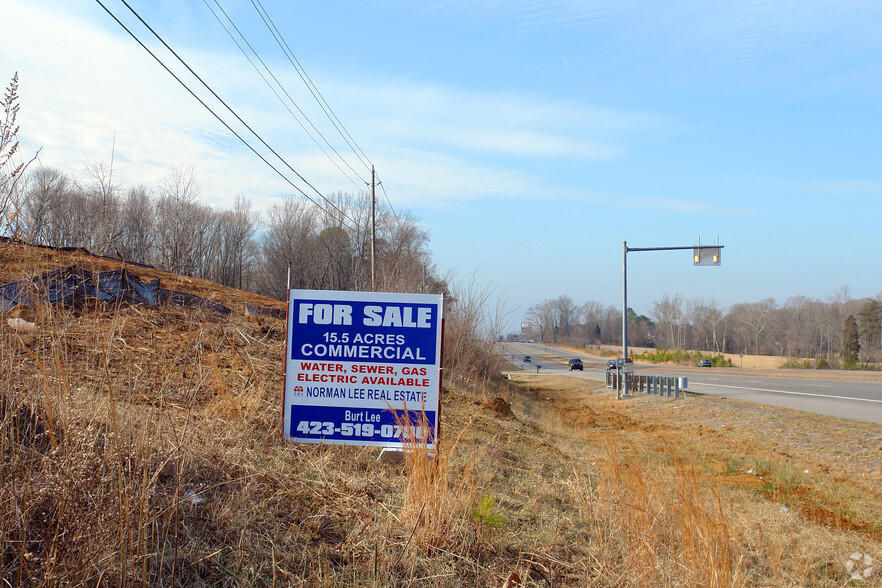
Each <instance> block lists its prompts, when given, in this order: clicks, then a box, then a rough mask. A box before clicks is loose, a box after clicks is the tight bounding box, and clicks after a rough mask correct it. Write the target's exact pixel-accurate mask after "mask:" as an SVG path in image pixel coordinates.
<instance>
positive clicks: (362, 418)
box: [284, 290, 443, 447]
mask: <svg viewBox="0 0 882 588" xmlns="http://www.w3.org/2000/svg"><path fill="white" fill-rule="evenodd" d="M442 311H443V296H440V295H430V294H395V293H388V292H334V291H326V290H291V291H290V292H289V298H288V341H287V354H286V367H285V407H284V412H285V417H284V427H285V437H286V438H287V439H288V440H290V441H299V442H304V443H333V444H347V445H375V446H381V447H401V446H402V445H403V444H404V441H403V438H402V431H401V427H402V425H406V424H407V423H410V424H411V425H412V426H415V427H428V430H426V431H417V430H415V429H411V434H413V433H414V432H416V433H417V435H418V436H419V437H422V438H424V439H428V446H429V447H434V445H435V441H436V432H437V430H438V408H439V401H440V391H441V334H442V319H443V316H442V314H443V312H442ZM423 415H425V418H423ZM420 433H422V434H421V435H420Z"/></svg>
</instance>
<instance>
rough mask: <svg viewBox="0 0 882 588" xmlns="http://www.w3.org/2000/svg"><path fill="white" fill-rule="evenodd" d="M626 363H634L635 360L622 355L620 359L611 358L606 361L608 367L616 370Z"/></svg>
mask: <svg viewBox="0 0 882 588" xmlns="http://www.w3.org/2000/svg"><path fill="white" fill-rule="evenodd" d="M626 363H634V360H633V359H631V358H630V357H629V358H628V359H622V358H621V357H620V358H618V359H611V360H609V361H608V362H606V369H608V370H615V369H618V368H621V367H624V366H625V364H626Z"/></svg>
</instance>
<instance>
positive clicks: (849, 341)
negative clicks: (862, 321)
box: [842, 314, 861, 370]
mask: <svg viewBox="0 0 882 588" xmlns="http://www.w3.org/2000/svg"><path fill="white" fill-rule="evenodd" d="M860 355H861V335H860V331H858V324H857V321H856V320H855V319H854V315H853V314H850V315H848V317H847V318H846V319H845V329H843V330H842V359H843V360H844V361H845V369H847V370H851V369H854V368H855V367H856V365H857V363H858V362H859V361H860Z"/></svg>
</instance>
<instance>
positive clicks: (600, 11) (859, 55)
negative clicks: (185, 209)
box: [0, 0, 882, 325]
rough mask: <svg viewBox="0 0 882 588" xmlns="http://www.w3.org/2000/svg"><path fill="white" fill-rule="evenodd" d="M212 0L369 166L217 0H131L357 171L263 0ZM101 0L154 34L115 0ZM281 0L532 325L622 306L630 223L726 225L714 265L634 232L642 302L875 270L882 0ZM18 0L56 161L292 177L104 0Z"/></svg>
mask: <svg viewBox="0 0 882 588" xmlns="http://www.w3.org/2000/svg"><path fill="white" fill-rule="evenodd" d="M219 1H220V6H222V7H223V9H224V10H225V11H226V12H227V13H228V14H229V15H230V16H231V17H232V19H233V20H234V22H235V23H236V26H238V27H239V28H240V29H241V30H242V32H243V33H244V34H245V36H246V37H247V38H248V40H249V42H250V43H251V44H252V45H253V46H254V48H255V49H256V50H257V52H258V54H259V55H260V57H261V58H262V59H263V60H264V61H265V62H266V63H267V64H268V65H269V66H270V68H271V70H272V71H273V73H274V74H275V75H276V76H277V77H278V78H279V79H280V80H281V81H282V84H283V86H284V87H285V88H286V90H287V91H289V92H290V93H291V95H292V97H294V100H295V102H296V103H297V104H298V106H299V107H301V108H302V109H303V111H304V112H305V113H306V115H307V116H308V118H309V120H311V121H312V122H313V123H314V124H316V126H317V127H319V128H320V129H321V130H322V132H323V134H325V136H327V137H328V139H329V140H330V141H331V143H333V144H334V147H335V149H338V150H339V151H340V153H341V154H342V155H343V156H344V157H346V158H347V160H348V161H350V162H352V165H353V167H354V168H355V169H356V170H357V172H358V176H356V175H355V174H353V173H351V172H350V173H348V177H347V175H344V174H343V173H342V172H341V171H340V170H339V169H338V168H337V167H335V166H334V165H332V164H331V162H330V161H329V159H328V158H327V157H326V155H325V154H324V153H322V152H321V151H320V150H319V149H318V148H317V147H316V146H315V144H314V143H313V142H312V140H311V139H310V138H309V137H308V136H307V135H306V133H305V132H304V130H303V129H302V128H301V126H300V125H299V124H298V123H297V122H296V121H295V120H294V119H293V118H292V116H291V115H290V114H289V112H288V111H287V110H286V109H285V108H284V107H283V106H282V104H281V103H280V101H279V100H277V99H276V97H275V96H273V95H272V94H271V92H270V91H269V89H268V88H267V87H266V86H265V85H264V83H263V81H262V80H261V79H260V78H259V77H258V75H257V73H256V72H255V71H254V69H253V68H252V67H251V65H249V64H248V62H247V61H246V60H245V58H244V56H243V55H242V53H241V52H240V51H239V49H237V48H236V46H235V45H233V43H232V41H231V40H230V38H229V37H228V36H227V34H226V33H225V32H224V30H223V29H222V28H221V27H220V25H219V24H218V22H217V20H216V19H215V17H214V16H213V15H212V13H211V12H210V11H209V9H208V7H207V6H211V7H213V8H214V9H215V10H216V11H217V4H216V3H215V2H214V0H207V2H197V1H180V2H178V1H168V0H166V1H162V2H147V1H146V0H131V1H130V5H131V6H132V7H133V8H134V9H135V10H136V11H138V12H139V13H140V14H141V16H143V17H144V19H145V20H146V21H147V22H148V23H149V24H150V25H151V26H152V27H153V28H154V29H155V30H156V31H157V32H158V33H159V34H160V35H161V36H163V38H165V39H166V41H168V42H169V44H170V45H171V46H172V47H173V48H174V49H175V50H176V51H177V52H178V53H179V54H180V55H181V56H182V57H183V58H184V59H185V60H187V62H188V63H189V64H190V65H191V66H192V67H193V68H194V69H195V70H196V71H197V73H199V75H200V76H201V77H203V79H205V80H206V81H207V82H208V83H209V84H210V85H211V86H212V87H213V88H214V89H215V90H216V91H217V92H218V94H220V95H221V96H222V97H223V98H224V100H225V101H227V102H228V103H229V104H230V105H232V106H233V107H234V108H235V109H236V110H237V112H239V114H240V115H241V116H242V117H243V118H244V119H245V120H246V121H247V122H248V123H249V124H250V125H251V126H252V127H253V128H255V129H256V130H258V132H259V133H260V134H261V135H262V136H263V137H264V138H265V139H266V140H267V142H268V143H270V144H271V145H272V146H273V147H274V148H275V149H276V150H277V151H279V152H280V153H282V154H283V155H284V157H285V158H286V160H287V161H288V162H289V163H290V164H291V165H292V166H293V167H294V168H295V169H296V170H297V171H298V172H299V173H300V174H302V175H303V176H304V177H305V178H306V179H307V180H308V181H309V182H310V183H311V184H313V185H314V186H316V187H317V188H318V189H319V191H321V192H322V193H326V194H327V193H332V192H336V191H342V192H355V191H356V190H358V189H360V187H361V186H364V182H365V181H367V179H368V178H369V173H367V172H366V170H365V169H364V168H363V167H359V166H360V164H359V163H358V161H357V160H356V159H355V157H354V156H352V155H351V151H348V147H347V146H346V145H345V143H343V141H342V139H340V137H339V135H336V134H334V133H333V129H332V128H331V126H330V123H329V122H328V120H327V118H325V117H324V115H323V114H322V113H321V111H320V110H319V107H318V106H317V105H316V103H315V101H314V100H313V99H312V98H311V97H310V96H309V95H308V94H307V93H306V89H305V86H304V84H303V83H302V82H301V81H300V78H299V76H298V75H297V74H296V72H294V70H293V68H292V67H291V66H290V65H289V64H288V62H287V60H286V59H285V58H284V55H283V54H282V52H281V51H280V50H279V48H278V47H277V46H276V45H275V43H274V41H273V40H272V38H271V37H270V36H269V35H268V33H267V32H266V29H265V28H263V25H262V23H260V21H259V20H258V16H257V13H256V11H255V8H254V5H253V4H252V2H251V1H250V0H235V1H230V0H219ZM102 2H103V3H104V4H105V5H106V6H107V7H108V8H109V9H110V10H111V11H112V12H114V13H115V14H117V15H118V16H119V18H120V19H121V20H122V21H123V22H125V23H126V24H127V25H129V26H130V27H132V29H133V30H134V31H135V32H136V33H137V34H138V36H139V37H141V38H142V39H144V40H145V42H146V43H147V44H148V46H150V47H151V48H154V49H156V50H157V51H161V47H159V46H158V43H157V42H156V41H155V40H153V39H151V38H150V36H149V33H148V32H147V31H146V29H144V27H143V26H141V25H140V24H139V23H137V22H136V20H135V18H134V17H133V16H132V14H131V13H130V12H129V11H128V9H126V8H125V6H124V5H123V4H122V2H121V1H120V0H102ZM262 5H263V7H264V8H265V9H266V11H267V13H268V14H269V15H270V17H272V19H273V21H274V22H275V23H276V25H277V27H278V28H279V30H280V31H281V33H282V35H283V36H284V39H285V40H286V41H287V43H288V45H289V46H290V48H291V50H292V51H293V53H294V55H295V56H296V58H297V60H298V61H299V63H300V64H301V65H302V66H303V67H304V69H305V70H306V72H307V74H308V75H309V77H310V78H311V79H312V81H313V82H314V83H315V85H316V86H317V87H318V89H319V91H320V92H321V93H322V95H323V96H324V98H325V99H326V100H327V102H328V103H329V104H330V106H331V108H333V110H334V112H335V113H336V114H337V116H338V117H339V119H340V120H341V121H342V123H343V125H345V127H346V129H347V130H348V131H349V132H350V134H351V135H352V137H354V139H355V141H357V143H358V145H359V146H360V147H361V148H362V149H363V151H364V152H365V154H366V155H367V157H368V158H369V159H370V161H371V162H372V163H373V164H374V165H375V166H376V168H377V172H378V174H379V176H380V178H381V179H382V181H383V186H384V188H385V193H386V194H387V195H388V198H389V200H390V202H391V204H392V206H393V207H394V208H395V209H396V210H403V209H408V210H410V211H412V212H413V213H414V214H415V215H416V216H417V217H419V218H420V219H421V221H422V222H423V223H424V225H425V226H426V228H428V229H429V231H430V232H431V245H430V247H431V249H432V252H433V254H434V256H435V259H436V262H437V264H438V266H439V268H440V269H441V270H442V271H450V272H453V273H454V274H455V275H456V277H457V278H458V279H459V280H461V281H477V282H478V283H479V284H481V285H483V286H485V287H487V288H491V289H492V290H493V293H494V294H493V296H492V298H493V299H494V300H498V301H500V303H502V304H504V305H505V308H506V309H507V311H508V312H509V316H510V318H511V322H512V324H513V325H515V324H517V323H518V322H519V321H520V319H521V317H522V315H523V313H524V311H525V310H526V308H527V307H529V306H530V305H532V304H535V303H537V302H541V301H543V300H545V299H551V298H556V297H558V296H560V295H562V294H566V295H568V296H570V297H571V298H573V300H575V301H576V302H577V303H582V302H585V301H587V300H596V301H599V302H602V303H604V304H610V305H615V306H619V305H620V304H621V289H622V275H621V274H622V242H623V241H627V242H628V244H629V246H631V247H662V246H685V245H693V244H695V243H696V242H697V241H698V239H699V238H701V241H702V243H711V242H714V241H716V239H717V237H718V236H719V239H720V242H721V243H722V244H723V245H725V248H724V250H723V258H722V265H721V267H715V268H703V267H702V268H698V267H693V266H692V263H691V258H690V254H689V253H688V252H664V253H656V252H653V253H632V254H630V255H629V256H628V268H629V275H628V280H629V282H628V283H629V288H628V289H629V293H628V294H629V303H630V306H632V307H633V308H635V310H637V312H639V313H649V312H650V311H651V307H652V302H653V300H655V299H657V298H659V297H661V296H662V295H664V294H669V295H673V294H677V293H679V294H682V295H684V296H685V297H687V298H705V299H709V298H713V299H715V300H717V301H718V302H719V303H720V304H721V305H722V306H729V305H731V304H735V303H738V302H755V301H757V300H760V299H763V298H767V297H773V298H775V299H776V301H777V302H778V303H779V304H783V303H785V301H786V299H787V298H788V297H790V296H795V295H803V296H809V297H811V298H819V299H825V298H826V297H828V296H830V295H832V294H833V293H834V291H836V290H839V289H840V288H841V287H842V286H846V285H847V286H848V287H849V294H850V295H851V296H852V297H854V298H861V297H868V296H876V295H878V294H880V292H882V255H880V249H882V248H880V242H882V237H880V230H879V229H880V224H882V161H880V159H882V158H880V156H882V140H880V138H882V35H880V34H879V31H880V30H882V4H880V3H878V2H875V1H860V0H858V1H852V2H847V3H844V2H841V1H826V0H816V1H801V2H785V1H776V2H759V1H754V2H734V3H733V2H722V1H694V2H692V1H681V2H671V3H660V2H658V3H650V2H636V1H629V0H616V1H611V0H610V1H607V0H598V1H590V0H546V1H527V0H510V1H499V0H468V1H466V0H436V1H406V0H387V1H376V2H354V1H348V0H330V1H324V2H281V1H276V0H262ZM0 8H2V13H3V14H4V19H3V21H4V22H3V24H2V25H0V32H2V38H3V39H4V40H3V41H2V43H0V82H2V85H3V86H5V85H6V84H7V83H8V80H9V79H11V77H12V74H13V73H14V72H15V71H18V72H19V76H20V95H21V113H20V115H19V124H20V126H21V133H20V139H21V141H22V148H23V151H24V152H33V151H35V150H36V149H37V148H38V147H42V152H41V154H40V161H41V162H42V163H43V164H44V165H50V166H55V167H58V168H60V169H62V170H64V171H66V172H67V173H70V174H72V175H75V174H78V173H80V172H81V170H82V169H83V167H84V164H85V162H87V161H109V160H110V157H111V153H112V152H113V155H114V175H115V177H116V178H117V180H118V181H119V182H121V183H122V184H124V185H134V184H140V183H145V184H155V183H156V182H157V181H158V180H159V179H160V178H161V177H163V176H165V175H166V174H168V172H169V170H170V169H171V167H172V166H175V165H185V166H192V167H193V168H194V169H195V171H196V173H197V175H198V180H199V183H200V185H201V186H202V192H203V195H204V198H205V200H206V201H207V202H208V203H210V204H213V205H216V206H230V205H231V204H232V202H233V200H234V198H235V197H236V196H237V195H244V196H246V197H248V198H250V199H251V200H252V202H253V204H254V206H255V207H256V208H258V209H265V208H267V207H269V206H270V205H271V204H272V203H273V202H274V201H276V199H278V198H280V197H281V196H282V195H284V194H288V193H291V192H292V191H293V189H292V188H291V186H290V185H288V184H287V183H285V182H284V181H283V180H282V179H281V178H279V177H278V176H277V175H276V174H275V173H274V172H273V171H272V170H270V169H269V168H268V167H266V166H265V164H263V163H262V162H260V161H259V160H258V159H257V158H256V157H255V156H254V155H253V154H252V153H251V152H250V151H248V150H247V148H245V147H244V146H242V145H241V144H240V143H238V142H237V141H235V140H234V139H233V140H231V137H230V134H229V133H228V131H227V130H226V129H225V128H223V127H222V126H221V125H220V124H219V123H218V122H217V121H216V120H215V119H214V118H213V117H212V116H211V115H210V114H208V113H207V112H206V111H205V110H204V109H203V108H202V107H201V106H200V105H199V104H198V103H197V102H196V101H195V100H194V99H193V98H192V97H191V96H190V95H189V94H187V93H186V92H185V91H184V90H183V89H182V88H181V87H180V86H179V85H178V84H177V82H175V81H174V80H173V79H172V78H171V76H169V75H168V74H167V73H166V72H165V71H163V70H162V69H161V68H160V67H159V66H158V65H157V64H156V62H155V61H153V60H152V58H150V57H149V55H148V54H147V53H146V52H145V51H144V50H143V49H142V48H140V47H139V46H137V45H136V44H135V42H134V41H133V40H132V39H131V38H130V37H129V36H128V35H127V34H126V33H125V32H124V31H123V30H122V28H121V27H119V25H117V24H116V23H115V22H114V21H113V20H112V19H111V18H110V17H109V16H108V15H107V13H106V12H104V10H103V9H102V8H101V6H100V5H99V4H98V3H97V2H95V1H85V0H71V1H68V2H64V3H59V2H55V1H48V0H30V1H29V2H21V1H11V0H0ZM160 55H161V56H162V58H163V59H164V60H165V61H166V62H167V63H169V64H171V63H172V62H173V58H172V57H171V56H170V55H169V54H168V53H167V52H164V51H162V52H161V53H160ZM174 69H175V71H177V72H181V75H186V74H185V72H182V68H180V67H178V66H175V67H174ZM186 81H187V83H188V84H189V85H191V87H193V88H194V90H196V91H197V92H198V93H199V94H200V95H201V96H206V100H209V101H210V102H211V104H212V106H213V107H214V106H216V102H214V101H212V100H211V98H210V97H207V93H206V92H205V91H204V90H202V89H199V86H198V84H197V83H196V82H195V81H194V80H193V79H192V78H191V77H187V78H186ZM218 112H220V111H218ZM224 116H225V118H226V119H228V120H231V117H230V116H229V115H226V114H224ZM234 126H235V128H237V129H240V128H241V125H238V124H235V125H234ZM252 142H253V143H254V144H255V145H256V142H255V141H253V140H252ZM114 144H115V149H114ZM289 175H291V174H289ZM292 177H293V176H292ZM301 185H302V184H301Z"/></svg>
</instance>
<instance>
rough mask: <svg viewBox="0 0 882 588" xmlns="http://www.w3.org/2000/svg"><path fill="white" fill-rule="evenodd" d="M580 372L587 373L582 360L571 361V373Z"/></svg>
mask: <svg viewBox="0 0 882 588" xmlns="http://www.w3.org/2000/svg"><path fill="white" fill-rule="evenodd" d="M573 370H579V371H580V372H583V371H585V367H584V366H583V365H582V360H581V359H571V360H570V371H573Z"/></svg>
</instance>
